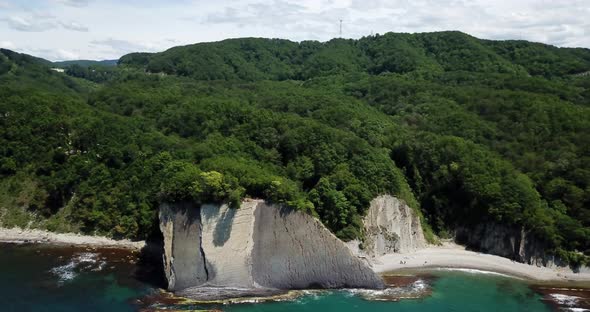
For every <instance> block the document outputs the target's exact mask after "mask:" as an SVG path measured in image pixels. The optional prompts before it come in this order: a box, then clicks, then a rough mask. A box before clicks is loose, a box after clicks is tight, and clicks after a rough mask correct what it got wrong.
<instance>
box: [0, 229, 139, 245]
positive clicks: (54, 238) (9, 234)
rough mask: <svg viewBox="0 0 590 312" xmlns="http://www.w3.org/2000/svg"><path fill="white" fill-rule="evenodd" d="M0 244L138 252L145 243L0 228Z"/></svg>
mask: <svg viewBox="0 0 590 312" xmlns="http://www.w3.org/2000/svg"><path fill="white" fill-rule="evenodd" d="M0 242H3V243H41V244H43V243H44V244H54V245H75V246H90V247H105V248H125V249H133V250H138V249H141V248H143V247H144V246H145V245H146V243H145V241H137V242H134V241H130V240H114V239H110V238H107V237H100V236H88V235H80V234H74V233H52V232H48V231H43V230H31V229H20V228H11V229H6V228H0Z"/></svg>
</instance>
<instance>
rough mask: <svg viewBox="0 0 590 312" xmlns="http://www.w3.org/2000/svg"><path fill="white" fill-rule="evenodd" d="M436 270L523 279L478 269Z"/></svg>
mask: <svg viewBox="0 0 590 312" xmlns="http://www.w3.org/2000/svg"><path fill="white" fill-rule="evenodd" d="M436 270H438V271H457V272H464V273H470V274H485V275H496V276H502V277H509V278H516V279H521V278H520V277H517V276H514V275H509V274H504V273H498V272H493V271H486V270H478V269H467V268H436Z"/></svg>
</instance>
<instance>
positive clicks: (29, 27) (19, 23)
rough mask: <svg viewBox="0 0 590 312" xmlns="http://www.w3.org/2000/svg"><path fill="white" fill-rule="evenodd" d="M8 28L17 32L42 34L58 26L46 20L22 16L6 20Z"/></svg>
mask: <svg viewBox="0 0 590 312" xmlns="http://www.w3.org/2000/svg"><path fill="white" fill-rule="evenodd" d="M4 20H5V21H6V23H7V24H8V27H10V28H12V29H14V30H17V31H26V32H41V31H46V30H49V29H53V28H55V27H56V24H55V23H54V22H53V21H51V20H48V19H46V18H37V19H33V18H26V17H21V16H10V17H8V18H6V19H4Z"/></svg>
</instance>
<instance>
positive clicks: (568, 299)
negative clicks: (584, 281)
mask: <svg viewBox="0 0 590 312" xmlns="http://www.w3.org/2000/svg"><path fill="white" fill-rule="evenodd" d="M549 296H550V297H551V298H553V300H555V302H557V303H559V304H561V305H565V306H568V307H573V306H575V305H576V304H577V303H578V300H579V299H580V297H576V296H568V295H564V294H550V295H549Z"/></svg>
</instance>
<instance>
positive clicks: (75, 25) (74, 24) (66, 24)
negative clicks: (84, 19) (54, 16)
mask: <svg viewBox="0 0 590 312" xmlns="http://www.w3.org/2000/svg"><path fill="white" fill-rule="evenodd" d="M60 25H61V26H62V27H63V28H65V29H67V30H73V31H81V32H88V27H86V26H84V25H82V24H79V23H77V22H71V21H70V22H60Z"/></svg>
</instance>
